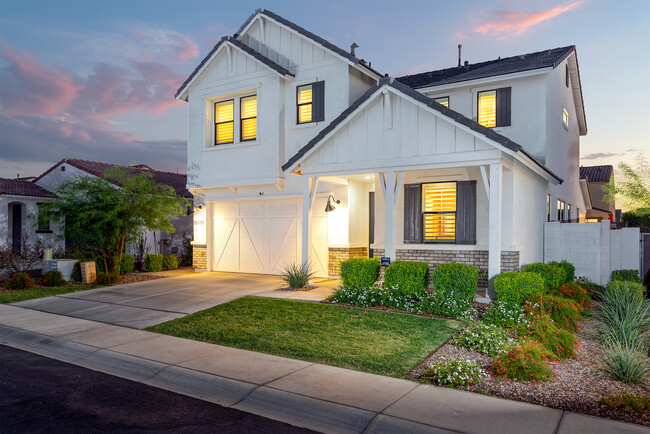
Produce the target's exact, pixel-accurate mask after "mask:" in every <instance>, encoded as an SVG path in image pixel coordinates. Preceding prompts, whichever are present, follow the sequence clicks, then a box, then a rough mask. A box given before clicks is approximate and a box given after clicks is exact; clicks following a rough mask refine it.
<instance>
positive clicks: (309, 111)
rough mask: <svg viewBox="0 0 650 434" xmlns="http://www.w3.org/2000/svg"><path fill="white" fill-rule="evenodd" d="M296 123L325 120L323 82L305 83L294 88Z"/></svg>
mask: <svg viewBox="0 0 650 434" xmlns="http://www.w3.org/2000/svg"><path fill="white" fill-rule="evenodd" d="M296 103H297V112H298V116H297V119H298V123H299V124H308V123H310V122H320V121H324V120H325V82H324V81H317V82H315V83H310V84H305V85H303V86H298V87H297V88H296Z"/></svg>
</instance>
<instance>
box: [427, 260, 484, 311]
mask: <svg viewBox="0 0 650 434" xmlns="http://www.w3.org/2000/svg"><path fill="white" fill-rule="evenodd" d="M431 282H432V283H433V288H434V291H435V293H436V294H437V295H438V296H440V297H444V298H453V299H455V300H457V301H459V302H461V303H463V302H465V303H467V304H469V303H471V302H472V301H473V300H474V297H475V296H476V287H477V285H478V268H476V267H474V266H473V265H467V264H456V263H449V264H440V265H438V266H437V267H436V268H435V269H434V270H433V273H432V274H431Z"/></svg>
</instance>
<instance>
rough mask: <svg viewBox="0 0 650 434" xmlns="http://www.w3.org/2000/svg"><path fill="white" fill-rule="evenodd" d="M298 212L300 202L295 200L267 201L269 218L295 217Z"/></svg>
mask: <svg viewBox="0 0 650 434" xmlns="http://www.w3.org/2000/svg"><path fill="white" fill-rule="evenodd" d="M300 212H301V210H300V201H298V200H296V199H277V200H271V201H269V216H271V217H273V216H284V217H297V216H298V215H299V214H300Z"/></svg>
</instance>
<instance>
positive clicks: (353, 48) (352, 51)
mask: <svg viewBox="0 0 650 434" xmlns="http://www.w3.org/2000/svg"><path fill="white" fill-rule="evenodd" d="M355 48H359V46H358V45H357V43H356V42H353V43H352V45H350V54H352V55H353V56H356V55H355V54H354V50H355Z"/></svg>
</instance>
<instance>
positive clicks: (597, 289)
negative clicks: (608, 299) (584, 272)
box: [576, 277, 605, 298]
mask: <svg viewBox="0 0 650 434" xmlns="http://www.w3.org/2000/svg"><path fill="white" fill-rule="evenodd" d="M576 283H578V284H579V285H580V287H582V288H584V289H585V290H586V291H587V294H589V296H590V297H592V298H599V296H600V293H601V292H602V291H603V290H604V289H605V288H603V287H602V286H600V285H598V284H596V283H594V282H592V281H591V280H589V279H587V278H586V277H580V278H578V279H577V280H576Z"/></svg>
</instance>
